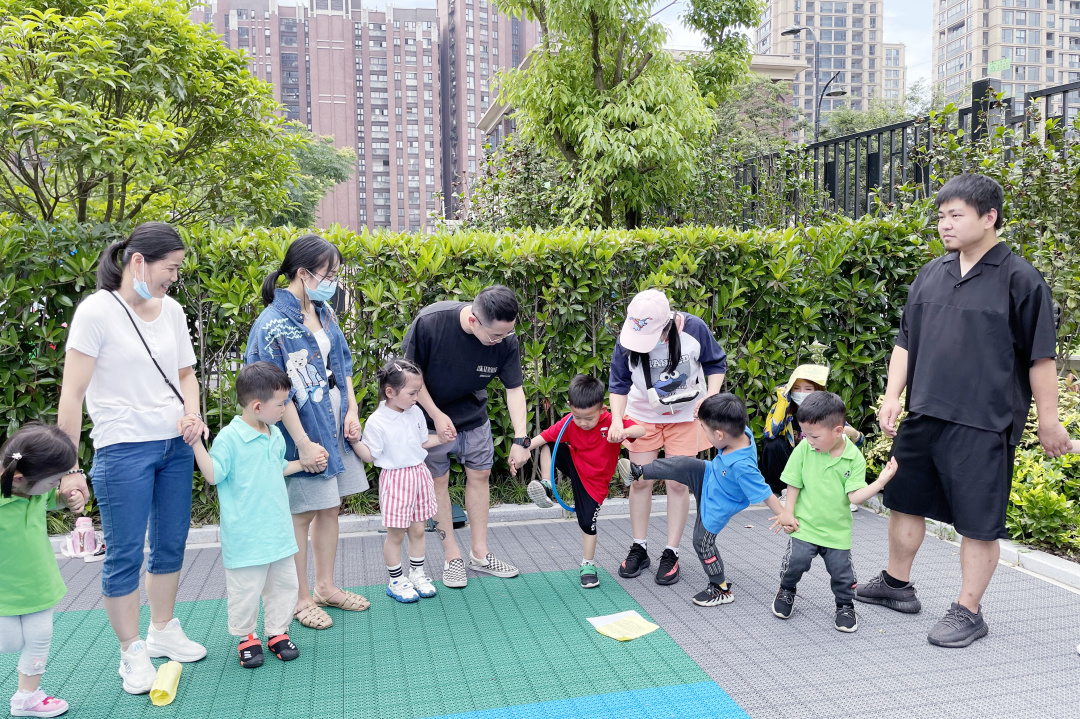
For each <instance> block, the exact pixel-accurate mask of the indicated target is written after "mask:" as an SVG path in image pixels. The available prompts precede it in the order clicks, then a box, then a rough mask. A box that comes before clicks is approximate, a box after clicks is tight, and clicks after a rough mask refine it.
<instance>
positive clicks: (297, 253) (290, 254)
mask: <svg viewBox="0 0 1080 719" xmlns="http://www.w3.org/2000/svg"><path fill="white" fill-rule="evenodd" d="M340 264H341V250H339V249H338V248H337V247H335V246H334V245H332V244H331V243H330V242H329V241H327V240H324V239H323V238H321V237H319V236H318V235H311V234H308V235H303V236H302V237H298V238H297V239H296V240H295V241H294V242H293V243H292V244H291V245H289V249H288V250H286V251H285V257H284V259H282V260H281V266H280V267H278V268H277V270H275V271H274V272H271V273H270V275H269V276H267V278H266V279H265V280H263V284H262V301H263V304H264V305H270V304H272V303H273V301H274V292H275V290H276V289H277V280H278V278H279V277H281V276H282V275H285V280H286V281H287V282H292V281H293V278H294V277H296V273H297V271H298V270H307V271H308V272H317V271H318V270H319V269H320V268H322V267H327V268H329V269H334V268H336V267H337V266H338V265H340Z"/></svg>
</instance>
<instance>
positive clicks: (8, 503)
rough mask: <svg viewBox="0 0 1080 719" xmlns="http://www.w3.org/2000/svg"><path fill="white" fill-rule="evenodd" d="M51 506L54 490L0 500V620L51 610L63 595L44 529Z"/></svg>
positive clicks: (54, 559) (57, 568)
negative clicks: (1, 546)
mask: <svg viewBox="0 0 1080 719" xmlns="http://www.w3.org/2000/svg"><path fill="white" fill-rule="evenodd" d="M55 506H56V490H55V489H54V490H52V491H51V492H48V493H46V494H39V495H35V496H33V497H30V498H29V499H27V498H25V497H16V496H14V495H12V496H11V497H8V498H7V499H4V498H3V497H0V543H2V545H3V551H0V617H14V616H19V615H21V614H32V613H34V612H40V611H42V610H45V609H48V608H49V607H54V606H56V604H57V602H59V601H60V600H61V599H63V598H64V595H65V594H66V593H67V587H66V586H64V580H63V579H62V578H61V577H60V567H59V566H57V564H56V555H55V554H53V548H52V544H50V543H49V533H48V531H46V529H45V511H46V509H52V508H53V507H55Z"/></svg>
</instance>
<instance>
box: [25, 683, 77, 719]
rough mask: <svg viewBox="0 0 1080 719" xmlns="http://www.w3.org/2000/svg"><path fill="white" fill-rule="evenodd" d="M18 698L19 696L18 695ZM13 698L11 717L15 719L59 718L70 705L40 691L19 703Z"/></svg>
mask: <svg viewBox="0 0 1080 719" xmlns="http://www.w3.org/2000/svg"><path fill="white" fill-rule="evenodd" d="M16 696H17V695H16ZM18 706H19V707H21V708H17V707H16V699H15V697H12V698H11V716H13V717H58V716H60V715H61V714H63V713H64V712H66V711H67V710H68V703H67V702H66V701H64V700H63V699H57V698H56V697H51V696H49V695H48V694H46V693H45V692H43V691H41V690H40V689H38V690H37V691H36V692H34V693H33V694H31V695H30V696H29V697H27V698H25V699H23V700H21V701H19V702H18Z"/></svg>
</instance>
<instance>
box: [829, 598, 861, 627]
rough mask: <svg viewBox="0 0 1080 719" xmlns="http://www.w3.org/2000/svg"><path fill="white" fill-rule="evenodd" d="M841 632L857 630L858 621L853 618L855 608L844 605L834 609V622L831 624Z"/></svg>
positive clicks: (856, 618)
mask: <svg viewBox="0 0 1080 719" xmlns="http://www.w3.org/2000/svg"><path fill="white" fill-rule="evenodd" d="M833 626H834V627H836V628H837V630H839V631H841V632H848V633H851V632H853V631H855V630H856V629H858V628H859V619H858V617H856V616H855V607H853V606H851V605H850V604H844V605H842V606H839V607H837V608H836V622H835V623H834V624H833Z"/></svg>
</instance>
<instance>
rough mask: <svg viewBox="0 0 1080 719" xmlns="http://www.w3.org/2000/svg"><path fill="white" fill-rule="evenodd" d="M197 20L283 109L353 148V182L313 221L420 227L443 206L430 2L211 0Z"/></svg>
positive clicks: (435, 29)
mask: <svg viewBox="0 0 1080 719" xmlns="http://www.w3.org/2000/svg"><path fill="white" fill-rule="evenodd" d="M193 17H194V19H195V20H197V21H200V22H207V23H212V24H213V27H214V29H215V30H216V31H217V32H218V33H220V34H221V35H222V37H223V39H224V41H225V42H226V43H227V44H228V45H229V46H230V47H233V48H240V49H243V50H245V51H247V53H248V57H249V60H250V68H251V71H252V73H253V74H255V75H256V76H258V77H259V78H261V79H263V80H266V81H267V82H270V83H273V85H274V94H275V97H276V98H277V100H278V101H279V102H281V104H282V105H283V106H284V114H285V116H286V117H288V118H289V119H292V120H296V121H297V122H300V123H302V124H304V125H307V127H308V128H309V129H310V130H311V131H312V132H313V133H315V134H316V135H333V137H334V140H335V143H336V144H337V146H338V147H351V148H354V150H355V152H356V166H355V172H354V175H353V178H352V179H351V180H349V181H348V182H344V183H341V184H340V185H338V186H337V187H335V188H334V189H333V190H331V191H330V192H329V193H328V194H327V196H326V198H324V199H323V201H322V203H321V204H320V205H319V224H320V225H322V226H327V225H330V224H333V223H339V224H341V225H343V226H345V227H349V228H351V229H354V230H359V229H360V228H362V227H365V226H366V227H370V228H377V227H382V228H388V229H393V230H399V231H420V230H422V229H424V227H425V225H426V224H427V221H428V219H427V218H428V214H429V213H431V212H436V213H440V214H441V212H442V207H441V205H440V204H439V202H438V199H437V197H436V193H438V192H440V191H441V190H442V183H443V179H442V176H443V168H442V157H443V153H442V147H441V139H442V104H441V100H440V98H441V96H442V92H441V87H442V77H441V74H440V63H439V44H440V43H439V37H440V36H439V23H438V20H437V18H436V11H435V9H433V8H399V7H393V6H385V7H383V8H382V9H380V10H372V9H367V8H363V7H361V4H360V2H359V0H309V1H308V2H306V3H301V4H286V3H284V2H282V3H279V2H278V0H212V1H211V2H210V3H209V5H208V6H206V7H200V8H197V9H196V10H195V11H194V13H193Z"/></svg>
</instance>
